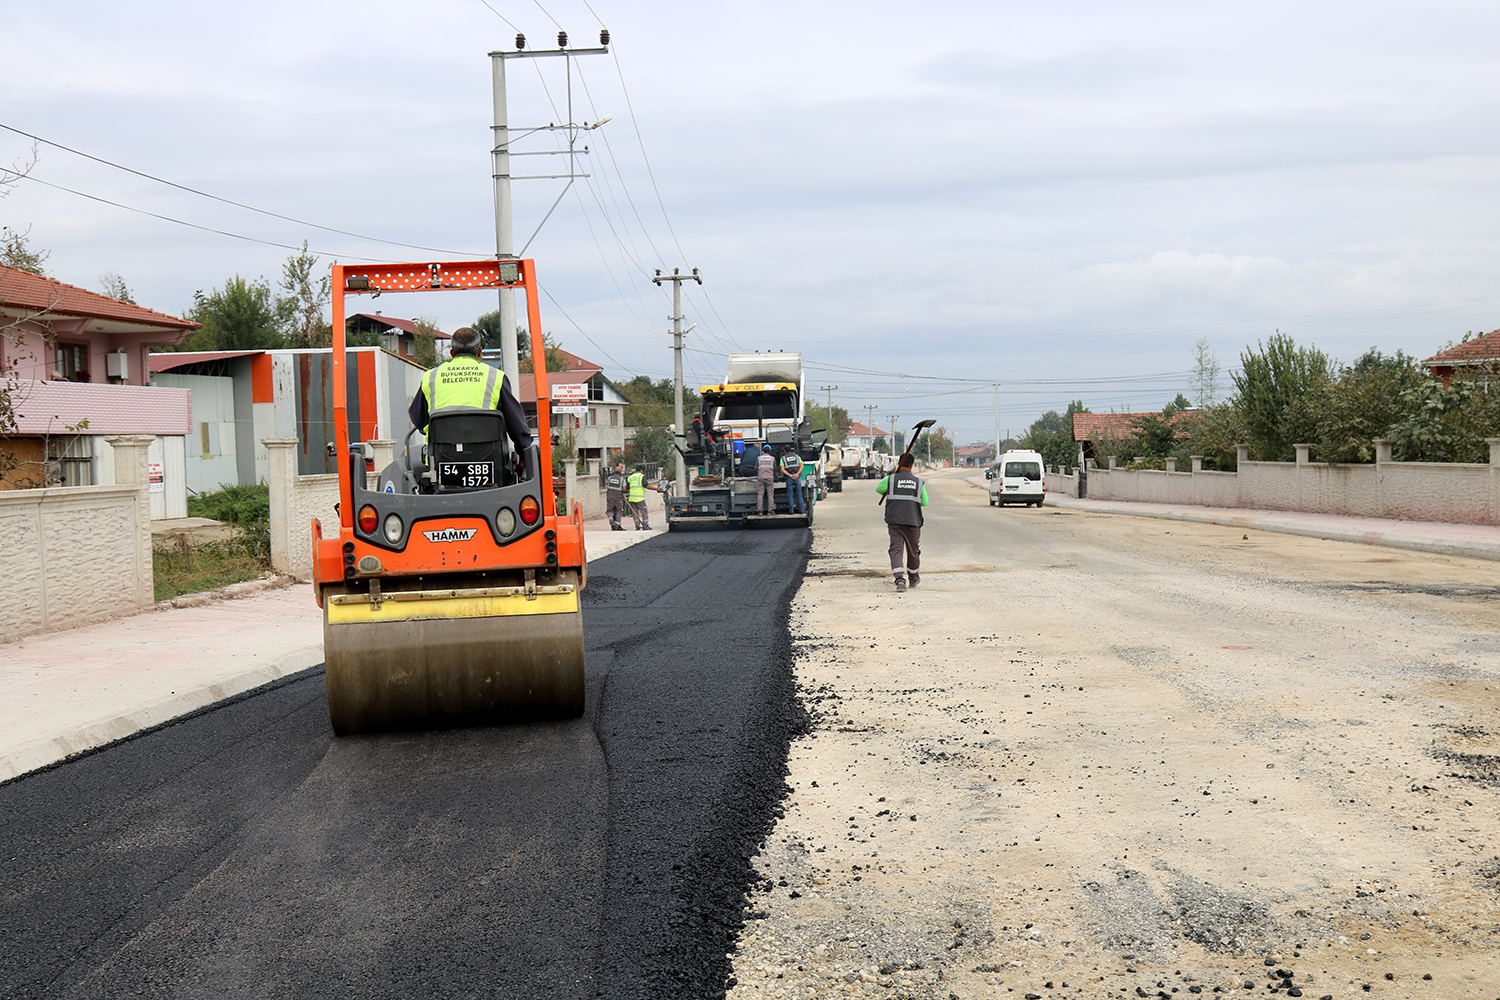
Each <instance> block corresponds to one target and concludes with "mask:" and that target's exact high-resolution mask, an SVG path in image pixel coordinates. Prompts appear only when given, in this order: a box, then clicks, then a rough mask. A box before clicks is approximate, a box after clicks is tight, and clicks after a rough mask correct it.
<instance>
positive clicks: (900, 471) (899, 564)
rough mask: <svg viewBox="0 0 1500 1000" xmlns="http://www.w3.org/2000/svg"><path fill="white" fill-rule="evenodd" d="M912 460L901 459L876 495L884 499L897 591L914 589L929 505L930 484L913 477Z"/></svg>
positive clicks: (908, 457) (879, 484) (878, 487)
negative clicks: (928, 487) (925, 516)
mask: <svg viewBox="0 0 1500 1000" xmlns="http://www.w3.org/2000/svg"><path fill="white" fill-rule="evenodd" d="M912 461H913V459H912V457H911V453H910V452H907V453H906V454H905V455H902V456H901V463H900V464H899V465H898V466H897V467H896V471H895V472H893V473H891V474H890V475H889V476H886V477H885V478H884V479H882V480H881V481H880V482H879V483H878V484H877V485H876V486H875V492H876V493H879V494H880V495H881V496H883V497H885V530H886V532H887V533H888V534H889V535H890V536H891V550H890V551H891V575H892V576H894V577H895V578H896V590H897V592H900V591H903V590H905V589H906V588H907V585H908V582H909V583H910V585H911V586H913V587H915V586H916V585H917V583H918V582H919V580H920V579H921V578H920V577H919V576H918V575H917V570H918V568H919V567H920V566H921V565H922V508H923V507H925V506H927V485H926V484H925V483H923V482H922V480H920V479H918V478H917V477H916V476H915V475H913V474H912V471H911V467H912Z"/></svg>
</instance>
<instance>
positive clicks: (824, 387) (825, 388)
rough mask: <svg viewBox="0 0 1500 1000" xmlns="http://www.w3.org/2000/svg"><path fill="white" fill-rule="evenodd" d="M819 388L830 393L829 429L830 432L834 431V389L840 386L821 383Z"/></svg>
mask: <svg viewBox="0 0 1500 1000" xmlns="http://www.w3.org/2000/svg"><path fill="white" fill-rule="evenodd" d="M818 388H819V389H822V390H823V391H824V392H826V393H828V430H829V431H830V432H832V430H833V390H835V389H837V388H838V386H836V385H820V386H818Z"/></svg>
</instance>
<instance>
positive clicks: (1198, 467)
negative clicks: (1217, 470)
mask: <svg viewBox="0 0 1500 1000" xmlns="http://www.w3.org/2000/svg"><path fill="white" fill-rule="evenodd" d="M1188 460H1189V461H1191V462H1192V463H1193V472H1195V473H1197V472H1202V471H1203V456H1202V455H1189V456H1188Z"/></svg>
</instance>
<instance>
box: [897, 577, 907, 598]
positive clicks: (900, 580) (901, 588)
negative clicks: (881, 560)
mask: <svg viewBox="0 0 1500 1000" xmlns="http://www.w3.org/2000/svg"><path fill="white" fill-rule="evenodd" d="M905 591H906V577H904V576H898V577H896V593H898V594H900V593H904V592H905Z"/></svg>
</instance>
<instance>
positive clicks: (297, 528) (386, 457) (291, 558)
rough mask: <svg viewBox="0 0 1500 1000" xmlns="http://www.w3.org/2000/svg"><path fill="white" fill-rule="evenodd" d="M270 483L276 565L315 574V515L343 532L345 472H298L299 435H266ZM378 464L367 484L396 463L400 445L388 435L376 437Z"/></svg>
mask: <svg viewBox="0 0 1500 1000" xmlns="http://www.w3.org/2000/svg"><path fill="white" fill-rule="evenodd" d="M261 443H262V444H264V445H265V446H266V454H267V472H268V474H267V476H266V484H267V486H268V487H269V488H270V494H271V497H270V499H271V528H270V530H271V565H272V566H273V567H275V569H276V570H277V571H278V572H280V573H285V574H287V575H288V576H294V577H296V578H297V579H299V580H311V579H312V572H313V551H312V519H313V518H315V517H316V518H317V519H318V520H319V521H320V522H321V523H322V525H323V536H324V537H325V538H332V537H336V536H337V535H338V532H339V513H338V511H337V510H336V509H335V505H336V504H338V502H339V477H338V476H337V475H332V474H325V475H316V476H299V475H297V474H296V473H297V450H298V447H299V445H300V443H301V442H300V440H299V439H298V438H266V439H265V440H264V441H262V442H261ZM370 443H371V444H372V445H373V446H374V449H375V462H374V465H375V469H374V471H372V472H370V473H369V474H368V475H367V476H366V480H365V486H366V487H367V488H370V489H373V488H374V487H375V484H376V479H377V478H378V476H379V474H380V470H381V469H383V468H385V467H386V465H388V464H390V462H391V459H392V454H393V450H394V446H393V444H392V442H390V441H388V440H381V441H372V442H370Z"/></svg>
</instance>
